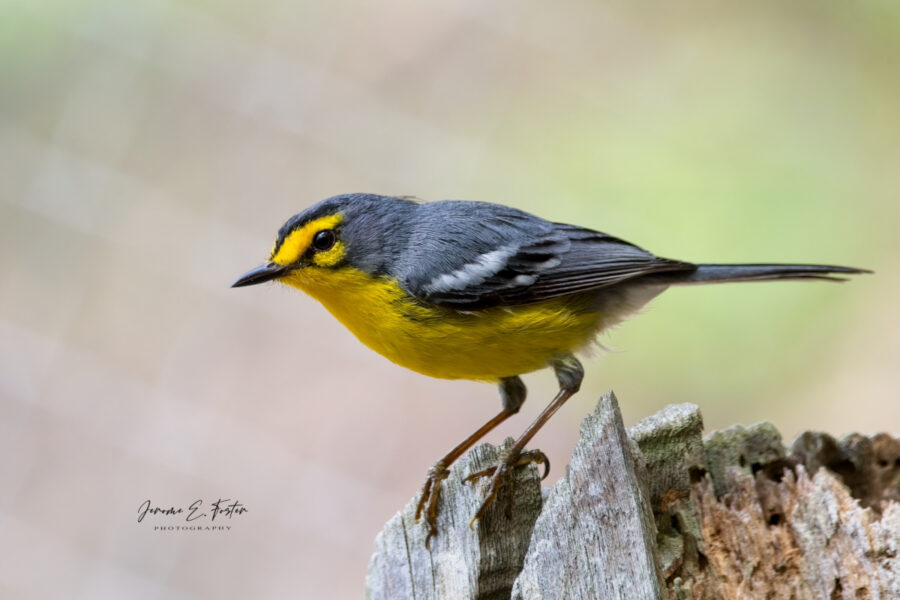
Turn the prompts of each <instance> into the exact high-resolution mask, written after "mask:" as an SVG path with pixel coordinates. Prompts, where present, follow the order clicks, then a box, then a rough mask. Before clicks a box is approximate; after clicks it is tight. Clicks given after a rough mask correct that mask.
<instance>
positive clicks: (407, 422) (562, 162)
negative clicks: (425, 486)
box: [0, 0, 900, 599]
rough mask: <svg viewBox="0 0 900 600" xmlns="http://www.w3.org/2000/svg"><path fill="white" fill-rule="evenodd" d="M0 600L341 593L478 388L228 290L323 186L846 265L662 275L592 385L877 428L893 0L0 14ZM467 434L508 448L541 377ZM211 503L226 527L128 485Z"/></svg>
mask: <svg viewBox="0 0 900 600" xmlns="http://www.w3.org/2000/svg"><path fill="white" fill-rule="evenodd" d="M0 11H2V12H0V90H2V91H0V169H2V173H0V198H2V203H0V211H2V219H0V231H2V237H0V245H2V255H0V267H2V277H0V369H2V371H0V456H2V457H3V458H2V459H0V478H2V486H0V552H2V560H0V596H2V597H3V598H61V597H65V598H92V599H93V598H194V597H213V596H216V597H219V598H284V597H300V598H359V597H361V596H362V595H363V593H364V592H363V589H364V587H363V586H364V575H365V570H366V564H367V561H368V558H369V555H370V553H371V551H372V547H373V539H374V536H375V535H376V533H377V532H378V531H379V530H380V528H381V526H382V524H383V523H384V522H385V521H386V520H387V519H388V518H390V517H391V516H392V515H393V514H394V512H396V511H397V510H399V509H400V508H401V507H402V506H403V505H404V504H405V503H406V502H407V501H408V500H409V499H410V498H412V497H413V496H414V494H416V492H417V490H418V487H419V485H420V484H421V482H422V479H423V477H424V475H425V472H426V470H427V469H428V467H429V466H430V465H431V464H432V463H433V462H434V461H435V460H436V459H437V458H438V457H440V456H441V455H443V454H444V453H445V452H446V451H447V450H448V449H449V448H451V447H452V446H453V445H455V444H456V443H457V442H458V441H459V440H460V439H462V437H463V436H465V435H467V434H468V433H470V432H471V431H472V430H474V428H475V427H477V426H478V425H480V424H481V423H483V422H484V421H485V420H486V419H487V418H488V417H489V416H491V415H493V414H494V413H495V412H496V410H497V408H498V400H497V395H496V391H495V390H494V389H493V388H492V387H491V386H488V385H483V384H475V383H468V382H453V381H439V380H432V379H428V378H426V377H423V376H420V375H417V374H414V373H412V372H407V371H405V370H403V369H401V368H399V367H396V366H394V365H392V364H390V363H389V362H387V361H386V360H385V359H383V358H381V357H380V356H378V355H375V354H374V353H372V352H371V351H369V350H368V349H366V348H364V347H363V346H361V345H360V344H359V343H357V342H356V341H355V339H354V338H353V337H352V336H351V335H350V334H349V333H348V332H346V331H345V330H344V329H343V328H342V327H341V326H340V325H339V324H338V323H337V322H336V321H334V320H333V319H332V318H331V317H330V316H329V315H328V314H327V313H326V311H325V310H324V309H323V308H321V307H320V306H319V305H318V304H316V303H315V302H313V301H312V300H310V299H309V298H306V297H304V296H303V295H302V294H299V293H297V292H295V291H294V290H289V289H287V288H283V287H280V286H276V285H271V286H263V287H257V288H247V289H240V290H232V289H229V285H230V284H231V282H232V281H233V280H234V279H235V278H236V277H237V276H239V275H241V274H242V273H244V272H245V271H246V270H247V269H249V268H251V267H254V266H256V265H257V264H259V263H260V262H261V261H262V260H264V259H265V258H266V256H267V252H268V251H269V248H270V247H271V243H272V240H273V239H274V235H275V232H276V230H277V228H278V227H279V226H280V225H281V223H282V222H283V221H284V220H285V219H286V218H287V217H289V216H291V215H292V214H294V213H296V212H299V211H300V210H302V209H303V208H305V207H307V206H309V205H311V204H312V203H314V202H315V201H317V200H319V199H321V198H323V197H326V196H330V195H333V194H337V193H343V192H355V191H368V192H377V193H384V194H408V195H415V196H419V197H421V198H423V199H426V200H437V199H442V198H463V199H480V200H490V201H495V202H502V203H506V204H510V205H513V206H516V207H519V208H522V209H525V210H529V211H532V212H536V213H538V214H540V215H542V216H544V217H547V218H550V219H553V220H557V221H567V222H575V223H578V224H581V225H585V226H589V227H593V228H596V229H600V230H602V231H607V232H610V233H612V234H614V235H617V236H620V237H623V238H625V239H627V240H630V241H632V242H635V243H637V244H639V245H642V246H644V247H646V248H648V249H650V250H651V251H653V252H655V253H657V254H660V255H663V256H669V257H673V258H679V259H684V260H694V261H722V262H740V261H746V262H766V261H771V262H778V261H796V262H804V261H808V262H817V263H834V264H846V265H853V266H859V267H868V268H871V269H874V270H876V271H877V275H875V276H866V277H859V278H856V279H855V280H854V281H853V282H852V283H849V284H846V285H829V284H822V283H818V284H817V283H805V284H800V283H778V284H759V285H730V286H718V287H717V286H713V287H708V288H692V289H676V290H672V291H670V292H667V293H666V294H664V295H663V296H662V297H660V298H658V299H657V300H655V301H654V302H653V303H652V305H651V306H650V307H649V308H648V309H647V310H646V311H645V314H643V315H642V316H640V317H639V318H637V319H635V320H633V321H630V322H628V323H626V324H624V325H623V326H621V327H620V328H619V329H617V330H615V331H613V332H611V333H609V334H607V335H604V336H603V338H602V339H601V340H600V341H601V343H602V344H603V345H604V346H605V347H606V348H607V349H608V350H607V351H601V352H598V353H597V355H596V356H594V357H593V358H590V359H588V360H587V361H586V370H587V378H586V380H585V386H584V388H583V389H582V392H581V394H580V395H579V396H577V397H576V398H574V399H573V400H571V401H570V402H569V403H568V404H567V405H566V406H565V407H564V408H563V410H561V411H560V413H559V414H558V415H557V416H556V417H555V418H554V419H553V420H552V421H551V422H550V424H549V425H548V426H547V427H545V428H544V430H543V431H542V432H541V433H540V435H539V436H538V437H537V439H536V445H538V446H540V447H541V448H542V449H543V450H545V451H546V452H547V453H548V454H549V455H550V456H551V457H553V464H554V465H555V471H554V473H552V474H551V481H552V480H554V479H555V478H556V477H558V476H559V475H560V474H561V473H562V472H563V471H564V467H563V465H565V463H566V462H567V459H568V456H569V453H570V452H571V449H572V446H573V445H574V443H575V441H576V437H577V432H578V424H579V422H580V420H581V419H582V418H583V416H584V415H585V414H586V413H587V412H588V411H589V410H590V409H591V408H592V407H593V405H594V403H595V401H596V399H597V397H598V396H599V395H600V394H601V393H603V392H604V391H605V390H607V389H610V388H612V389H614V390H615V391H616V393H617V394H618V397H619V399H620V402H621V404H622V409H623V412H624V415H625V418H626V421H627V424H632V423H634V422H635V421H637V420H638V419H640V418H642V417H645V416H647V415H649V414H651V413H653V412H655V411H657V410H659V409H660V408H662V407H663V406H664V405H666V404H668V403H674V402H694V403H697V404H698V405H700V407H701V409H702V412H703V415H704V418H705V421H706V425H707V429H714V428H721V427H726V426H728V425H731V424H734V423H752V422H756V421H760V420H766V419H767V420H771V421H772V422H774V423H775V425H776V426H777V427H778V428H779V429H780V430H781V431H782V432H783V434H784V436H785V439H786V441H789V440H790V439H791V438H792V437H793V436H794V435H795V434H796V433H797V432H799V431H801V430H803V429H824V430H827V431H829V432H832V433H834V434H838V435H839V434H843V433H846V432H850V431H860V432H865V433H869V432H874V431H880V430H887V431H891V432H893V433H895V434H896V433H898V432H900V402H898V398H897V395H898V394H897V387H898V384H900V375H898V374H897V367H898V366H900V341H898V340H900V322H898V318H897V309H896V298H897V297H898V295H900V275H898V267H897V257H898V250H900V241H898V236H897V226H898V223H900V202H898V199H900V169H898V164H900V110H898V106H900V11H898V8H897V5H896V4H895V3H891V2H885V1H882V0H861V1H859V2H853V3H847V2H843V1H842V0H828V1H825V0H806V1H800V2H792V3H790V4H785V3H783V2H776V1H774V0H767V1H764V2H753V3H747V2H745V3H725V4H722V3H717V2H696V3H689V4H687V5H685V4H684V3H679V4H678V5H672V6H668V5H662V4H659V3H644V2H638V3H634V2H613V3H600V2H594V1H590V2H589V1H582V2H579V1H574V2H568V3H565V5H559V4H557V5H554V6H553V7H551V6H550V5H548V4H547V3H541V2H521V1H520V0H504V1H500V2H493V3H486V2H481V1H475V0H452V1H450V0H447V1H439V2H429V3H420V2H413V1H411V0H409V1H394V0H391V1H385V2H343V3H336V2H333V3H326V2H317V3H312V2H297V1H296V0H261V1H259V2H253V3H249V2H239V1H236V0H228V1H223V0H215V1H212V0H197V1H178V0H155V1H153V0H147V1H135V2H113V1H105V0H80V1H79V0H70V1H67V2H28V1H26V0H6V1H5V2H3V3H2V5H0ZM525 380H526V383H527V384H528V385H529V388H530V401H529V402H527V403H526V404H525V407H524V408H523V411H522V413H521V414H520V415H519V416H518V417H516V418H514V419H512V420H511V422H509V423H508V425H506V426H504V427H503V428H502V430H501V431H500V432H499V433H497V434H496V435H493V436H491V440H492V441H499V440H501V439H502V438H503V437H504V436H507V435H513V436H515V435H518V434H519V433H520V432H521V431H522V430H523V429H524V427H525V426H526V424H527V423H528V422H530V420H531V419H532V418H533V417H534V416H535V415H536V414H537V413H538V412H539V410H540V409H541V408H543V406H544V405H545V404H546V403H547V401H548V400H549V398H550V397H551V395H552V394H553V393H554V392H555V381H554V379H553V376H552V374H551V373H547V372H543V373H536V374H533V375H529V376H527V377H526V378H525ZM217 498H228V499H232V500H238V501H240V502H241V503H242V504H243V505H244V506H245V507H246V508H247V509H248V512H247V513H245V514H243V515H240V516H234V517H232V519H230V520H227V521H217V523H221V522H224V523H225V524H227V525H230V526H231V527H232V528H231V530H230V531H225V532H201V531H195V532H178V531H165V532H156V531H153V528H152V527H153V525H154V524H176V523H180V521H179V520H178V519H175V518H174V517H171V518H169V519H168V520H167V519H164V518H163V517H155V518H152V519H153V520H151V517H147V520H146V521H144V522H142V523H138V522H137V510H138V507H139V505H140V504H141V503H142V502H144V501H145V500H147V499H150V500H151V501H152V502H153V504H154V505H159V506H186V505H188V504H190V503H191V502H192V501H193V500H196V499H203V500H204V501H206V502H211V501H213V500H215V499H217Z"/></svg>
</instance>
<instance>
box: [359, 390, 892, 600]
mask: <svg viewBox="0 0 900 600" xmlns="http://www.w3.org/2000/svg"><path fill="white" fill-rule="evenodd" d="M702 434H703V423H702V419H701V416H700V412H699V410H698V409H697V407H696V406H694V405H691V404H681V405H677V406H669V407H666V408H665V409H663V410H662V411H660V412H659V413H658V414H656V415H654V416H652V417H649V418H647V419H645V420H643V421H641V422H640V423H638V424H637V425H636V426H634V427H633V428H631V429H630V430H629V431H628V432H627V434H626V431H625V429H624V427H623V426H622V419H621V415H620V413H619V408H618V405H617V403H616V399H615V396H613V395H612V393H609V394H607V395H605V396H604V397H603V398H601V400H600V402H599V404H598V406H597V408H596V410H595V411H594V412H593V413H592V414H591V415H589V416H588V417H587V418H586V419H585V421H584V423H583V424H582V428H581V440H580V441H579V443H578V445H577V446H576V448H575V450H574V452H573V456H572V460H571V463H570V465H569V467H568V468H567V472H566V474H565V476H564V477H562V478H561V479H560V480H559V482H558V483H557V484H556V485H554V486H553V487H552V488H550V489H548V490H544V493H543V496H542V493H541V489H540V483H539V481H538V473H537V470H536V468H534V467H531V466H530V467H526V468H523V469H520V470H519V471H518V473H517V475H516V476H517V481H516V486H515V488H514V491H513V493H512V496H511V502H512V505H511V509H512V510H511V514H512V518H511V519H509V518H507V516H506V514H505V511H504V509H505V508H506V507H507V506H510V505H509V504H508V503H507V502H506V501H505V499H504V498H502V497H501V498H500V499H499V501H498V502H496V503H495V504H494V507H493V510H492V511H491V512H490V514H488V515H487V516H486V518H485V519H484V520H483V521H481V522H479V523H478V524H477V525H476V526H475V529H474V530H472V529H470V528H469V526H468V523H469V520H470V518H471V516H472V515H473V514H474V512H475V511H476V510H477V508H478V505H479V503H480V501H481V498H482V497H483V494H484V493H485V489H484V486H485V485H486V482H480V483H476V484H474V485H469V484H463V483H462V479H463V478H465V476H466V475H467V474H468V473H471V472H474V471H477V470H480V469H483V468H485V467H486V466H489V465H491V464H492V463H493V462H495V461H496V460H497V458H498V456H499V452H500V450H501V449H498V448H495V447H493V446H490V445H481V446H478V447H477V448H475V449H474V450H473V451H472V452H470V453H469V454H468V455H467V456H466V457H464V458H463V459H462V460H461V461H459V463H458V464H457V465H456V466H454V468H453V469H452V472H451V475H450V477H449V478H448V479H447V480H446V481H445V485H444V489H443V490H442V496H441V506H440V514H439V523H438V526H439V529H440V532H439V534H438V536H437V537H436V538H434V539H433V540H432V542H431V545H432V549H431V551H430V552H429V551H428V550H426V549H425V544H424V542H425V529H424V527H423V525H422V524H421V523H415V522H414V520H413V512H414V510H415V498H413V499H412V500H411V501H410V503H409V504H408V505H407V506H406V508H405V509H404V510H403V511H401V512H400V513H398V514H397V515H396V516H395V517H394V518H393V519H391V520H390V521H389V522H388V523H387V524H386V525H385V528H384V530H383V531H382V532H381V533H380V534H379V535H378V537H377V539H376V544H375V545H376V547H375V554H374V556H373V557H372V560H371V563H370V565H369V573H368V577H367V579H366V585H367V590H368V597H369V598H372V599H381V598H385V599H388V598H389V599H392V600H393V599H404V598H416V599H417V600H420V599H431V598H435V599H437V598H441V599H448V600H455V599H470V598H471V599H486V598H516V599H522V600H525V599H537V598H548V599H549V598H554V599H555V598H572V599H581V598H623V599H629V600H642V599H657V598H661V599H677V600H689V599H693V600H699V599H719V598H773V599H780V598H785V599H787V598H797V599H806V598H810V599H818V598H823V599H828V600H831V599H838V598H846V599H850V598H854V599H859V598H866V599H879V598H883V599H890V598H900V503H898V499H900V441H898V440H897V439H896V438H893V437H891V436H889V435H886V434H879V435H876V436H873V437H865V436H862V435H858V434H853V435H850V436H847V437H845V438H842V439H841V440H836V439H834V438H832V437H831V436H829V435H827V434H822V433H816V432H807V433H804V434H802V435H801V436H799V437H798V438H797V439H796V440H795V441H794V443H793V445H792V447H791V449H790V450H788V449H786V448H785V447H784V446H783V444H782V441H781V436H780V434H779V433H778V431H777V430H776V429H775V428H774V427H773V426H772V425H771V424H769V423H762V424H757V425H754V426H751V427H741V426H735V427H731V428H729V429H726V430H723V431H718V432H713V433H711V434H709V435H708V436H707V437H706V438H705V439H703V437H702ZM508 443H509V441H507V442H506V444H508Z"/></svg>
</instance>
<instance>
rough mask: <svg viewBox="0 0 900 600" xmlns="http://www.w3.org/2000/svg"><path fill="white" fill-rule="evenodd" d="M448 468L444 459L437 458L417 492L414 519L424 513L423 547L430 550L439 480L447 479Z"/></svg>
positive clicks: (435, 518)
mask: <svg viewBox="0 0 900 600" xmlns="http://www.w3.org/2000/svg"><path fill="white" fill-rule="evenodd" d="M448 475H450V470H449V469H448V468H447V465H445V464H444V461H442V460H439V461H437V462H436V463H434V465H432V467H431V468H430V469H428V476H427V477H425V483H423V484H422V490H421V491H420V492H419V503H418V504H417V505H416V521H417V522H418V520H419V519H420V518H421V517H422V515H425V525H426V526H427V527H428V534H427V535H426V536H425V549H426V550H430V549H431V546H430V542H431V538H433V537H434V536H435V535H436V534H437V502H438V496H440V493H441V482H442V481H443V480H445V479H447V476H448Z"/></svg>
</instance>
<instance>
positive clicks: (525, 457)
mask: <svg viewBox="0 0 900 600" xmlns="http://www.w3.org/2000/svg"><path fill="white" fill-rule="evenodd" d="M531 463H534V464H538V465H544V474H543V475H542V476H541V479H544V478H545V477H547V475H548V474H549V473H550V459H549V458H547V455H546V454H544V453H543V452H541V451H540V450H525V451H522V452H513V451H509V450H507V451H505V452H503V453H502V454H501V455H500V461H499V462H498V463H497V466H495V467H490V468H487V469H484V470H482V471H478V472H477V473H472V474H471V475H469V476H468V477H466V478H465V480H464V481H465V482H466V483H471V482H473V481H475V480H476V479H481V478H482V477H490V478H491V487H490V489H489V490H488V495H487V497H486V498H485V499H484V501H483V502H482V503H481V507H480V508H479V509H478V512H476V513H475V516H474V517H472V520H471V521H469V527H474V526H475V521H477V520H479V519H481V518H482V517H484V515H485V513H486V512H487V509H488V507H490V505H491V504H493V503H494V500H496V499H497V496H498V494H499V493H500V490H501V489H503V488H504V486H507V484H508V493H506V494H505V497H506V507H505V512H506V516H507V518H512V500H513V493H512V492H513V481H514V480H513V467H522V466H525V465H528V464H531Z"/></svg>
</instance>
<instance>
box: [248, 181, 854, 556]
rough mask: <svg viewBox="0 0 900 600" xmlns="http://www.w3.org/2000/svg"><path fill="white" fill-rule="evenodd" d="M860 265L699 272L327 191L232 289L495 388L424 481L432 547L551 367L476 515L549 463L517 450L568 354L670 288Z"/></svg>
mask: <svg viewBox="0 0 900 600" xmlns="http://www.w3.org/2000/svg"><path fill="white" fill-rule="evenodd" d="M865 272H868V271H866V270H864V269H855V268H850V267H839V266H830V265H805V264H705V263H703V264H695V263H690V262H685V261H680V260H671V259H668V258H660V257H658V256H654V255H653V254H651V253H650V252H647V251H646V250H644V249H642V248H640V247H638V246H635V245H634V244H631V243H629V242H626V241H624V240H622V239H619V238H616V237H613V236H610V235H607V234H605V233H601V232H599V231H595V230H593V229H588V228H585V227H579V226H576V225H566V224H562V223H553V222H550V221H546V220H544V219H542V218H540V217H537V216H534V215H532V214H529V213H527V212H523V211H521V210H517V209H515V208H510V207H508V206H503V205H500V204H491V203H487V202H472V201H458V200H444V201H440V202H430V203H423V202H419V201H416V200H413V199H409V198H405V197H391V196H379V195H374V194H346V195H339V196H333V197H331V198H328V199H326V200H323V201H321V202H319V203H318V204H315V205H314V206H312V207H310V208H308V209H306V210H304V211H303V212H301V213H299V214H297V215H295V216H293V217H291V218H290V219H288V221H287V222H286V223H285V224H284V225H283V226H282V227H281V229H280V230H279V231H278V236H277V238H276V240H275V245H274V246H273V248H272V251H271V252H270V254H269V259H268V261H266V262H265V263H264V264H263V265H262V266H260V267H257V268H255V269H253V270H252V271H250V272H248V273H246V274H245V275H243V276H242V277H241V278H240V279H238V280H237V281H236V282H235V283H234V284H233V287H241V286H247V285H254V284H258V283H263V282H266V281H280V282H282V283H286V284H288V285H290V286H294V287H296V288H299V289H301V290H303V291H304V292H306V293H307V294H309V295H310V296H312V297H313V298H315V299H316V300H318V301H319V302H321V303H322V304H323V305H324V306H325V308H326V309H328V310H329V311H330V312H331V313H332V314H333V315H334V316H335V317H336V318H337V319H338V320H339V321H340V322H341V323H343V324H344V325H345V326H346V327H347V328H348V329H349V330H350V331H351V332H353V333H354V334H355V335H356V337H357V338H359V340H360V341H361V342H362V343H364V344H365V345H367V346H369V347H370V348H372V349H373V350H375V351H376V352H378V353H379V354H382V355H383V356H385V357H387V358H388V359H390V360H391V361H393V362H395V363H397V364H398V365H401V366H404V367H406V368H408V369H412V370H413V371H417V372H419V373H423V374H425V375H430V376H432V377H440V378H445V379H469V380H477V381H486V382H491V383H495V384H496V385H497V386H498V387H499V391H500V406H501V408H500V412H498V413H497V414H496V415H495V416H494V417H493V418H491V419H490V420H489V421H487V423H485V424H484V425H483V426H482V427H480V428H479V429H478V430H477V431H475V433H473V434H472V435H470V436H469V437H467V438H466V439H465V440H463V441H462V442H461V443H460V444H459V445H457V446H456V447H455V448H453V449H452V450H451V451H450V452H448V453H447V455H446V456H444V457H443V458H441V459H440V460H439V461H437V462H436V463H435V464H434V466H433V467H431V469H430V470H429V472H428V475H427V477H426V480H425V483H424V484H423V486H422V490H421V493H420V496H419V500H418V505H417V510H416V519H417V520H418V519H419V518H421V516H422V515H423V514H424V515H425V517H426V524H427V527H428V534H427V536H426V545H427V544H428V541H429V540H430V539H431V537H432V536H433V535H435V533H436V532H437V529H436V515H437V499H438V497H439V493H440V489H441V481H442V480H443V479H444V478H446V477H447V475H448V469H449V467H450V465H451V464H452V463H453V462H454V461H455V460H456V459H458V458H459V457H460V456H462V455H463V454H464V453H465V452H466V451H467V450H468V449H469V448H471V447H472V446H473V445H474V444H475V443H476V442H477V441H478V440H479V439H481V438H482V437H483V436H484V435H486V434H487V433H488V432H489V431H491V430H492V429H494V428H495V427H497V426H498V425H499V424H500V423H502V422H503V421H505V420H506V419H508V418H509V417H510V416H512V415H514V414H516V413H517V412H518V411H519V408H520V407H521V406H522V403H523V402H524V401H525V395H526V390H525V385H524V384H523V382H522V379H521V378H520V375H522V374H523V373H529V372H532V371H536V370H538V369H542V368H545V367H550V368H552V369H553V370H554V371H555V373H556V377H557V379H558V381H559V392H558V393H557V394H556V396H555V397H554V398H553V400H552V401H551V402H550V404H549V405H548V406H547V407H546V408H545V409H544V410H543V412H541V413H540V415H539V416H538V417H537V419H536V420H535V421H534V422H533V423H531V425H529V426H528V428H527V429H526V430H525V432H524V433H523V434H522V436H521V437H519V438H518V440H516V442H515V443H514V444H513V446H512V447H511V448H510V449H509V450H508V451H507V452H505V453H504V454H503V456H502V458H501V460H500V462H499V464H498V465H497V466H496V467H495V468H492V469H488V470H487V471H483V472H481V473H476V474H473V475H472V476H470V478H469V479H473V478H475V477H481V476H491V478H492V479H491V484H490V488H489V491H488V494H487V496H486V498H485V499H484V501H483V502H482V504H481V506H480V508H479V510H478V511H477V512H476V514H475V515H474V517H473V519H472V522H473V523H474V521H475V520H477V519H479V518H480V517H482V516H483V515H484V513H485V510H486V509H487V508H488V506H490V504H491V503H492V502H493V500H494V499H495V498H496V496H497V493H498V491H499V490H500V489H501V488H502V487H503V486H504V485H506V483H507V481H508V479H509V476H510V473H511V470H512V468H513V467H515V466H516V465H521V464H524V463H527V462H536V463H539V464H540V463H543V464H544V466H545V475H546V470H547V468H548V467H549V462H548V461H547V457H546V456H544V454H543V453H541V452H540V451H539V450H533V451H526V450H525V446H526V444H527V443H528V442H529V441H530V440H531V438H532V437H533V436H534V435H535V433H537V431H538V430H539V429H540V428H541V427H542V426H543V425H544V423H546V422H547V420H548V419H549V418H550V417H551V416H552V415H553V414H554V413H555V412H556V411H557V410H558V409H559V408H560V406H562V405H563V403H564V402H565V401H566V400H567V399H568V398H569V397H571V396H572V395H573V394H575V393H576V392H577V391H578V389H579V387H580V386H581V382H582V379H583V377H584V370H583V368H582V365H581V363H580V362H579V360H578V359H577V358H576V354H577V353H578V352H579V351H582V350H584V349H586V348H587V347H588V346H590V345H591V344H592V343H593V342H594V340H595V338H596V337H597V335H598V334H599V333H600V332H602V331H603V330H604V329H607V328H609V327H610V326H612V325H615V324H617V323H619V322H620V321H622V320H623V319H624V318H626V317H627V316H629V315H631V314H633V313H634V312H635V311H637V310H638V309H640V308H641V307H642V306H643V305H644V304H646V303H647V302H648V301H649V300H651V299H652V298H653V297H655V296H657V295H658V294H660V293H661V292H662V291H663V290H665V289H666V288H667V287H668V286H670V285H690V284H698V283H717V282H726V281H764V280H773V279H826V280H841V279H839V278H837V277H835V274H840V275H848V274H858V273H865Z"/></svg>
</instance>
